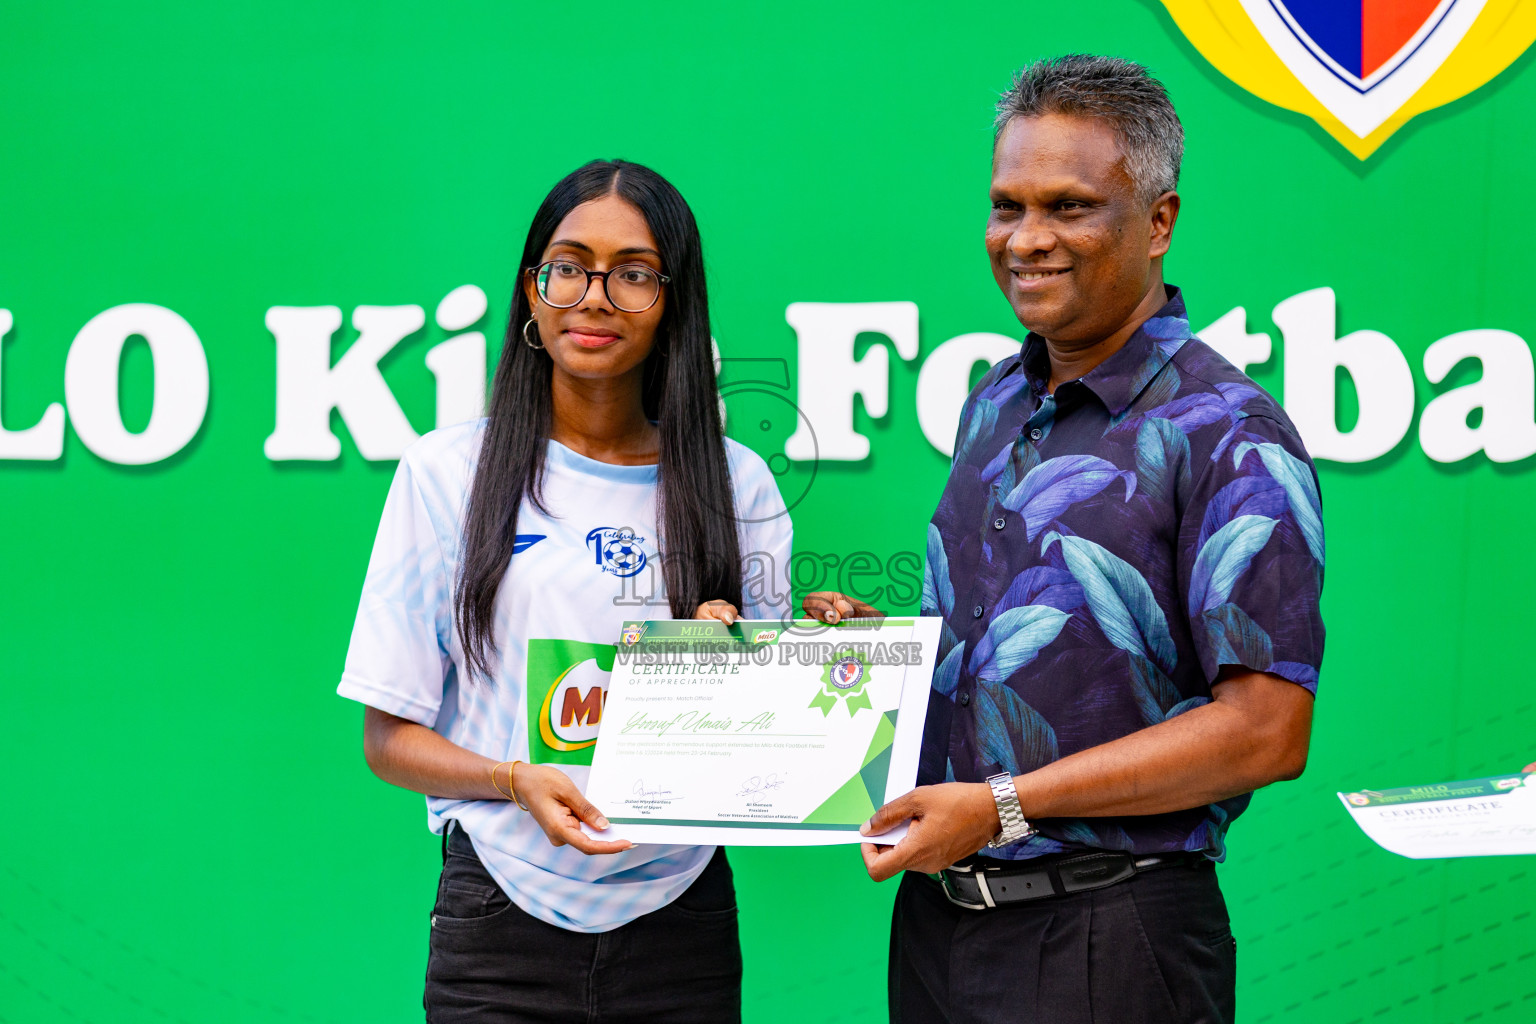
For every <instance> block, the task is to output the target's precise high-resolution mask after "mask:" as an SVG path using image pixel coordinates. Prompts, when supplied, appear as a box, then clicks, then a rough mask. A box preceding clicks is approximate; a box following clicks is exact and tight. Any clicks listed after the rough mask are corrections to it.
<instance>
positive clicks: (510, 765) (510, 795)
mask: <svg viewBox="0 0 1536 1024" xmlns="http://www.w3.org/2000/svg"><path fill="white" fill-rule="evenodd" d="M526 763H527V762H526V761H502V762H500V763H499V764H493V765H491V788H492V789H494V790H496V792H498V793H500V794H501V795H502V796H504V797H506V798H507V799H508V800H511V801H512V802H513V803H514V804H517V806H518V807H521V808H522V809H523V810H525V811H526V810H527V809H528V808H527V806H526V805H524V804H523V803H522V802H521V801H519V800H518V799H517V787H516V786H514V785H513V784H512V773H513V772H514V771H516V770H517V766H518V765H520V764H526ZM502 765H506V766H507V788H506V789H502V788H501V784H500V783H499V782H497V781H496V769H497V768H500V767H501V766H502Z"/></svg>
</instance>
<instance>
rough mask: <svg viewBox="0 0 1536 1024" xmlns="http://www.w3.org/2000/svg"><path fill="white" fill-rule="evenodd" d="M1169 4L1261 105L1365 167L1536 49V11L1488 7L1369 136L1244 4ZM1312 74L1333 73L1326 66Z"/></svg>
mask: <svg viewBox="0 0 1536 1024" xmlns="http://www.w3.org/2000/svg"><path fill="white" fill-rule="evenodd" d="M1162 2H1163V6H1164V7H1166V8H1167V9H1168V13H1169V14H1170V15H1172V17H1173V20H1174V22H1175V23H1176V24H1177V25H1178V26H1179V30H1180V31H1182V32H1183V33H1184V35H1185V36H1186V37H1187V38H1188V39H1189V41H1190V43H1192V44H1193V45H1194V47H1195V49H1197V50H1199V51H1200V53H1201V54H1202V55H1203V56H1204V57H1205V58H1206V60H1208V61H1210V62H1211V63H1212V64H1213V65H1215V67H1216V69H1217V70H1218V71H1220V72H1221V73H1222V74H1223V75H1226V76H1227V77H1228V78H1230V79H1231V80H1232V81H1233V82H1235V83H1237V84H1238V85H1240V86H1241V87H1242V88H1244V89H1246V90H1248V91H1249V92H1251V93H1253V94H1254V95H1255V96H1257V97H1259V98H1260V99H1262V100H1265V101H1267V102H1269V103H1273V104H1274V105H1275V106H1277V107H1284V108H1285V109H1286V110H1294V111H1296V112H1297V113H1299V114H1305V115H1306V116H1307V117H1310V118H1312V120H1314V121H1316V122H1317V123H1318V124H1319V125H1321V126H1322V127H1323V129H1324V130H1325V131H1327V132H1328V134H1329V135H1332V136H1333V137H1334V138H1335V139H1337V140H1338V142H1339V144H1340V145H1341V146H1343V147H1344V148H1345V149H1347V150H1349V151H1350V152H1351V153H1353V154H1354V155H1355V156H1356V157H1358V158H1360V159H1361V160H1364V159H1366V158H1367V157H1369V156H1370V155H1371V154H1372V153H1374V152H1375V151H1376V150H1377V149H1378V148H1379V147H1380V146H1381V144H1382V143H1384V142H1386V141H1387V139H1388V138H1390V137H1391V136H1392V133H1393V132H1395V131H1397V130H1398V129H1399V128H1401V127H1402V126H1403V125H1404V124H1406V123H1408V120H1409V119H1410V118H1413V117H1415V116H1417V115H1419V114H1422V113H1424V112H1425V111H1428V110H1433V109H1435V108H1436V107H1440V106H1444V105H1445V104H1447V103H1450V102H1451V101H1453V100H1457V99H1460V98H1461V97H1463V96H1465V95H1467V94H1468V93H1470V92H1473V91H1474V90H1476V89H1479V88H1481V87H1482V86H1484V85H1486V84H1487V83H1488V82H1490V81H1492V80H1493V79H1494V78H1495V77H1497V76H1498V74H1499V73H1500V72H1502V71H1503V70H1504V69H1505V68H1507V67H1509V66H1510V65H1511V64H1513V63H1514V62H1515V60H1516V58H1518V57H1519V56H1520V55H1521V54H1522V53H1524V52H1525V51H1526V49H1527V48H1528V47H1529V46H1530V45H1531V43H1532V42H1533V41H1536V3H1529V2H1527V0H1487V2H1486V3H1485V4H1484V5H1483V7H1482V10H1481V11H1480V12H1478V14H1477V17H1476V19H1475V20H1474V21H1473V22H1472V23H1471V25H1470V26H1469V27H1468V28H1467V29H1466V33H1465V35H1464V36H1462V38H1461V40H1460V41H1459V42H1457V43H1456V44H1455V46H1454V48H1453V49H1451V50H1450V52H1449V53H1448V54H1446V55H1445V56H1444V58H1443V60H1441V62H1440V64H1439V66H1438V67H1436V68H1434V69H1433V70H1432V71H1431V72H1430V73H1429V74H1428V77H1427V78H1426V79H1425V81H1424V83H1423V85H1421V86H1420V87H1419V88H1418V89H1417V90H1416V91H1414V92H1412V94H1411V95H1409V96H1407V98H1406V99H1405V100H1404V101H1403V102H1402V104H1401V105H1400V106H1398V107H1397V108H1396V109H1395V110H1394V111H1392V113H1391V114H1390V115H1389V116H1387V117H1386V119H1385V120H1383V121H1382V122H1381V123H1380V124H1378V125H1376V126H1375V127H1374V128H1372V129H1370V130H1369V131H1367V132H1366V133H1365V134H1363V135H1362V134H1358V133H1357V132H1356V131H1354V130H1352V129H1351V128H1349V127H1348V126H1346V124H1345V123H1344V121H1343V120H1341V119H1340V116H1339V112H1338V111H1337V108H1335V109H1330V105H1329V104H1328V103H1326V102H1324V99H1322V98H1320V97H1319V95H1318V94H1317V93H1315V92H1314V90H1313V89H1312V88H1309V86H1308V85H1306V84H1304V82H1305V80H1306V79H1307V78H1308V77H1309V76H1308V71H1309V70H1310V69H1304V68H1300V67H1296V66H1292V65H1288V64H1287V61H1286V59H1285V58H1283V57H1282V56H1281V55H1280V53H1278V52H1277V51H1276V48H1275V47H1274V46H1273V45H1271V41H1270V40H1269V39H1267V38H1266V37H1265V35H1264V33H1263V32H1262V31H1260V29H1259V27H1258V26H1257V25H1256V24H1255V21H1254V18H1253V17H1251V16H1250V14H1249V12H1248V10H1247V7H1246V6H1245V4H1244V3H1243V0H1162ZM1270 6H1271V7H1273V5H1270ZM1282 6H1283V5H1282ZM1277 13H1278V12H1277ZM1433 31H1440V30H1439V29H1435V30H1433ZM1433 31H1432V32H1431V34H1433ZM1293 59H1298V58H1294V57H1293ZM1305 59H1311V58H1310V57H1309V58H1305ZM1409 59H1410V60H1418V61H1424V60H1433V57H1426V56H1424V55H1422V54H1416V55H1415V56H1414V57H1411V58H1409ZM1313 73H1314V74H1321V73H1326V71H1325V69H1324V65H1323V63H1322V62H1321V61H1318V63H1317V69H1316V70H1315V71H1314V72H1313Z"/></svg>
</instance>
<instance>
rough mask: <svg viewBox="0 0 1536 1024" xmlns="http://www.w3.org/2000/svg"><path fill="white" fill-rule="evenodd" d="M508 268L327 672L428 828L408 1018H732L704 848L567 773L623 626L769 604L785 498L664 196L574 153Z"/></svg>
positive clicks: (726, 884)
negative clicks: (499, 343)
mask: <svg viewBox="0 0 1536 1024" xmlns="http://www.w3.org/2000/svg"><path fill="white" fill-rule="evenodd" d="M522 271H523V272H522V274H521V275H520V277H519V280H518V286H517V288H516V289H515V294H514V296H513V300H512V318H511V322H510V324H509V326H508V329H507V338H506V342H505V345H504V347H503V352H502V356H501V362H500V365H499V366H498V367H497V370H496V376H495V381H494V384H493V385H492V393H491V398H490V406H489V415H487V417H486V418H485V419H484V420H483V421H479V422H473V423H466V424H462V425H459V426H456V427H447V428H444V429H441V430H437V431H434V432H432V433H430V434H428V435H427V436H426V437H424V438H422V439H421V440H420V441H419V442H417V443H416V444H415V445H414V446H412V448H411V449H410V450H409V451H408V452H406V454H405V457H404V458H403V459H402V460H401V462H400V466H399V469H398V471H397V473H396V476H395V480H394V484H393V487H392V488H391V490H390V494H389V498H388V500H387V502H386V504H385V509H384V516H383V521H382V524H381V525H380V527H379V533H378V539H377V540H376V542H375V545H374V550H373V557H372V560H371V561H370V563H369V567H368V576H367V580H366V582H365V583H364V586H363V595H362V601H361V606H360V608H359V610H358V616H357V623H356V626H355V627H354V630H353V634H352V644H351V647H350V649H349V651H348V654H347V664H346V671H345V674H344V675H343V678H342V682H341V686H340V692H341V694H342V695H343V696H346V697H350V698H352V699H354V700H357V701H360V702H362V703H363V704H364V705H366V707H365V713H364V738H363V747H364V752H365V754H366V757H367V760H368V764H369V766H370V767H371V768H372V769H373V771H374V772H375V773H376V774H377V775H378V776H379V777H380V778H382V779H384V780H385V781H386V782H390V783H393V784H394V785H397V786H403V787H405V788H407V789H412V790H415V791H417V792H420V793H425V794H426V795H427V811H428V821H429V823H430V825H431V827H432V829H433V830H434V831H437V832H442V833H443V834H444V843H443V847H444V857H443V869H442V875H441V879H440V882H439V885H438V891H437V901H436V905H435V906H434V908H433V911H432V931H431V942H430V952H429V956H428V961H427V982H426V998H425V1003H426V1009H427V1019H428V1020H429V1021H433V1022H458V1021H471V1020H472V1021H477V1022H481V1021H497V1022H503V1021H505V1022H512V1021H587V1020H590V1019H594V1017H595V1018H597V1019H602V1020H604V1021H629V1020H633V1021H701V1022H705V1021H707V1022H719V1021H729V1020H736V1019H739V1017H740V1005H741V950H740V945H739V942H738V940H737V927H736V899H735V890H734V887H733V885H732V881H731V870H730V867H729V866H728V865H727V863H726V860H725V855H724V852H723V851H721V850H717V849H715V848H713V847H681V846H653V845H646V846H631V845H630V844H629V843H626V842H604V841H600V840H597V839H593V838H590V837H588V836H587V835H585V834H584V833H583V832H582V830H581V827H580V826H581V823H583V822H585V823H587V824H588V825H591V826H593V827H594V828H596V829H598V830H602V829H605V828H607V826H608V823H607V821H606V820H605V819H604V818H603V816H602V814H601V812H600V810H599V809H598V808H596V807H593V806H592V805H591V804H590V803H588V802H587V801H586V800H585V799H584V798H583V796H582V787H583V785H584V783H585V781H586V775H587V771H588V767H587V766H588V765H590V764H591V755H592V746H593V744H594V743H595V740H596V733H597V727H598V724H599V722H600V721H601V714H602V698H603V695H604V693H605V691H606V685H607V678H608V671H609V670H611V668H612V666H613V658H614V650H615V643H616V641H617V640H618V638H619V633H620V627H621V625H622V623H623V622H624V621H625V620H626V619H634V618H665V617H668V616H669V615H670V617H673V618H687V617H699V618H716V619H720V620H722V621H724V622H727V623H730V622H733V621H735V619H736V618H737V617H738V615H740V616H744V617H748V618H776V619H777V618H783V617H785V616H787V615H788V613H789V607H788V596H787V594H785V595H784V597H783V598H782V603H781V604H780V605H777V606H776V605H773V604H771V603H769V602H768V601H761V602H748V603H744V601H743V579H742V565H743V558H744V556H746V555H748V554H752V553H757V554H758V555H760V557H762V558H765V559H766V562H765V564H767V565H771V566H778V567H784V566H786V565H787V562H788V558H789V554H790V523H789V518H788V515H787V514H786V513H785V509H784V503H783V501H782V499H781V498H780V496H779V492H778V489H777V487H776V486H775V484H774V480H773V475H772V473H770V472H769V470H768V468H767V466H766V465H765V464H764V463H763V461H762V460H761V459H760V458H758V457H757V456H756V455H754V454H752V453H751V452H750V451H748V450H747V449H745V448H743V447H742V446H740V445H738V444H736V443H735V442H732V441H729V440H727V439H726V438H725V437H724V435H723V433H722V429H721V422H720V412H719V393H718V391H717V389H716V386H715V374H714V365H713V360H712V353H711V344H710V334H709V308H708V303H707V300H706V294H705V287H704V262H703V256H702V249H701V245H700V241H699V232H698V227H697V225H696V224H695V222H694V218H693V214H692V212H691V211H690V210H689V208H688V205H687V203H685V202H684V201H683V198H682V196H681V195H679V194H678V192H677V190H676V189H674V188H673V187H672V186H671V185H670V184H669V183H668V182H667V181H666V180H665V179H663V178H662V177H661V176H660V175H658V174H657V173H656V172H654V171H652V170H650V169H648V168H646V167H642V166H640V165H638V164H632V163H626V162H624V161H612V162H607V161H596V162H593V163H590V164H587V165H586V166H584V167H581V168H579V169H578V170H576V171H574V172H572V173H571V174H570V175H568V176H567V177H566V178H564V179H563V180H562V181H560V182H559V183H558V184H557V185H556V186H555V187H554V189H553V190H552V191H551V192H550V193H549V195H548V196H547V197H546V198H545V200H544V203H543V205H542V206H540V207H539V210H538V212H537V213H536V214H535V215H534V218H533V224H532V226H531V227H530V228H529V231H528V238H527V242H526V244H525V245H524V248H523V260H522ZM779 589H781V588H779V587H777V586H766V587H760V588H754V590H762V591H763V592H765V593H773V592H776V591H778V590H779ZM641 599H649V605H648V606H637V604H636V602H637V601H638V600H641Z"/></svg>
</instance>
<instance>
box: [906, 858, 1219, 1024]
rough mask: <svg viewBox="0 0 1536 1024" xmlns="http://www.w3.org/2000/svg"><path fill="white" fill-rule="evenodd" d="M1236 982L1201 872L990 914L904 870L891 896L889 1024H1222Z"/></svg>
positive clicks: (1140, 878)
mask: <svg viewBox="0 0 1536 1024" xmlns="http://www.w3.org/2000/svg"><path fill="white" fill-rule="evenodd" d="M1236 974H1237V948H1236V945H1235V943H1234V942H1233V939H1232V927H1231V923H1230V921H1229V920H1228V918H1227V905H1226V901H1225V900H1223V899H1222V896H1221V889H1220V888H1219V887H1218V886H1217V884H1216V871H1215V867H1214V865H1211V864H1209V863H1206V864H1203V865H1200V866H1195V867H1190V866H1185V865H1178V866H1173V867H1165V868H1161V869H1158V870H1154V871H1148V872H1146V873H1144V874H1140V875H1135V876H1133V877H1131V878H1129V879H1127V880H1126V881H1124V882H1120V883H1119V884H1117V885H1112V886H1109V887H1108V888H1104V889H1097V890H1094V891H1092V892H1080V893H1072V894H1069V895H1066V896H1052V897H1048V898H1046V899H1041V900H1032V901H1030V902H1028V903H1018V904H1012V905H1008V906H1003V907H999V908H996V909H993V910H966V909H963V908H961V907H957V906H955V905H954V904H952V903H950V902H949V901H948V900H947V899H945V897H944V892H943V890H942V888H941V887H940V886H939V883H937V882H935V881H934V880H933V879H931V878H929V877H928V876H927V875H919V874H914V873H912V872H908V873H907V875H906V876H905V877H904V878H902V880H901V887H900V889H898V890H897V893H896V907H895V911H894V914H893V921H892V926H891V966H890V1008H891V1020H892V1022H893V1024H1001V1022H1011V1021H1028V1022H1030V1024H1231V1021H1232V1020H1233V1018H1234V1016H1235V1013H1236V1009H1235V996H1234V988H1235V985H1234V983H1235V979H1236Z"/></svg>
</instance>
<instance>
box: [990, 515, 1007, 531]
mask: <svg viewBox="0 0 1536 1024" xmlns="http://www.w3.org/2000/svg"><path fill="white" fill-rule="evenodd" d="M1007 525H1008V520H1006V519H1004V518H1003V517H1002V516H998V517H997V518H996V519H994V520H992V529H994V530H1001V529H1002V528H1003V527H1005V526H1007Z"/></svg>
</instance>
